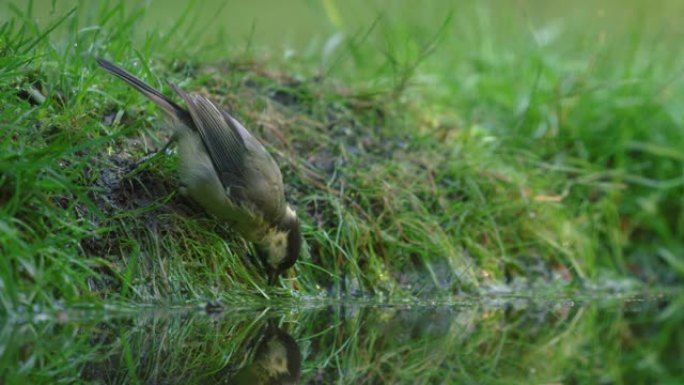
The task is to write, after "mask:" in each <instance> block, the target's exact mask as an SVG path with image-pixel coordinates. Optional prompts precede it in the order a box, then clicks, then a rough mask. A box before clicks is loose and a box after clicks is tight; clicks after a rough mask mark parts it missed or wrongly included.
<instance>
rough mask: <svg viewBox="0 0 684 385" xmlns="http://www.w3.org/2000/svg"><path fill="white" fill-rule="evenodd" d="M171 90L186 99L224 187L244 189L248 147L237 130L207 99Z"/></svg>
mask: <svg viewBox="0 0 684 385" xmlns="http://www.w3.org/2000/svg"><path fill="white" fill-rule="evenodd" d="M171 87H172V88H173V90H174V91H175V92H176V93H177V94H178V95H179V96H180V97H181V98H183V100H185V103H186V104H187V106H188V110H189V111H190V116H192V121H193V122H194V123H195V124H194V127H195V128H196V129H197V133H198V134H199V136H200V138H201V139H202V142H203V143H204V146H205V148H206V149H207V153H208V154H209V158H210V159H211V162H212V163H213V165H214V169H215V170H216V173H217V174H218V176H219V179H220V180H221V183H222V184H223V187H224V188H226V189H229V188H230V189H233V188H236V187H238V188H240V187H241V188H244V187H246V186H245V169H244V165H245V157H246V153H247V147H246V146H245V141H244V139H243V138H242V136H241V134H240V132H239V131H238V129H237V128H236V127H235V125H234V124H232V122H231V121H230V120H226V119H225V118H224V116H223V113H222V112H221V110H220V109H219V108H218V107H216V106H215V105H214V103H212V102H211V101H209V100H208V99H207V98H205V97H202V96H195V95H189V94H188V93H186V92H185V91H183V90H182V89H180V88H179V87H178V86H176V85H174V84H171Z"/></svg>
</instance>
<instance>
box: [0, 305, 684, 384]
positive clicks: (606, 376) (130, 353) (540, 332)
mask: <svg viewBox="0 0 684 385" xmlns="http://www.w3.org/2000/svg"><path fill="white" fill-rule="evenodd" d="M208 310H209V311H208ZM3 321H4V325H3V327H2V331H1V334H0V357H1V358H0V365H1V366H0V368H1V369H0V370H1V371H0V374H2V377H1V378H0V384H22V385H26V384H57V383H64V384H481V383H492V384H642V383H643V384H656V383H663V384H682V383H684V354H683V353H684V297H683V296H681V295H678V294H677V293H672V292H668V293H664V292H657V293H650V294H642V295H636V296H634V295H630V296H626V295H609V294H592V295H588V296H583V297H579V296H576V297H573V298H569V297H561V298H528V297H517V296H505V297H501V296H484V297H482V296H480V297H476V298H465V299H461V300H457V301H451V303H449V304H428V303H426V304H410V305H409V304H403V305H388V304H354V303H346V302H336V303H328V304H311V303H307V302H299V303H297V304H296V305H292V306H289V307H284V308H267V307H262V308H254V309H246V308H241V309H232V308H231V307H230V306H228V305H226V304H224V306H223V307H222V308H218V307H217V308H215V307H207V306H206V305H202V306H200V305H198V306H191V307H178V308H140V309H130V308H128V309H122V308H113V309H107V310H106V311H105V310H97V311H93V310H90V311H88V310H69V311H66V310H64V311H56V312H51V313H41V312H36V311H33V312H26V313H25V314H24V315H22V316H20V317H15V318H12V319H5V320H3Z"/></svg>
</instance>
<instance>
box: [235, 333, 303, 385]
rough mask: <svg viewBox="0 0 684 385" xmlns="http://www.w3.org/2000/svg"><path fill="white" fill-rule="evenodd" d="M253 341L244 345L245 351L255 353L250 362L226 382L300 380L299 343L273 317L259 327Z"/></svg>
mask: <svg viewBox="0 0 684 385" xmlns="http://www.w3.org/2000/svg"><path fill="white" fill-rule="evenodd" d="M248 345H253V344H252V342H250V343H248ZM254 345H256V346H251V347H249V346H248V347H247V350H248V351H249V352H248V353H247V355H251V354H252V353H253V354H254V355H253V357H252V359H251V362H250V363H248V364H246V365H244V366H242V367H241V368H239V369H238V370H237V371H236V372H235V373H234V374H233V375H232V376H230V377H229V381H228V382H226V383H227V384H235V385H248V384H249V385H290V384H297V383H298V382H299V376H300V373H301V367H302V355H301V352H300V351H299V346H297V343H296V342H295V340H294V338H292V336H290V335H289V334H287V333H286V332H285V331H284V330H283V329H280V328H279V327H278V325H277V324H276V323H275V321H273V320H271V321H269V322H268V323H267V324H266V325H265V326H264V327H263V328H262V331H261V332H260V333H259V335H257V336H256V342H255V343H254Z"/></svg>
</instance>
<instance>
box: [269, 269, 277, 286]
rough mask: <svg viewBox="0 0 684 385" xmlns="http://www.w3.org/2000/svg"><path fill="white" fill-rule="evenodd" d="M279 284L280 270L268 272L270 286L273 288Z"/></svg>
mask: <svg viewBox="0 0 684 385" xmlns="http://www.w3.org/2000/svg"><path fill="white" fill-rule="evenodd" d="M276 282H278V270H271V271H269V272H268V284H269V285H271V286H273V285H275V284H276Z"/></svg>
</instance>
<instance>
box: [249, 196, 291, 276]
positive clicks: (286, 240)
mask: <svg viewBox="0 0 684 385" xmlns="http://www.w3.org/2000/svg"><path fill="white" fill-rule="evenodd" d="M301 248H302V235H301V230H300V225H299V219H298V218H297V214H296V213H295V212H294V211H293V210H292V209H290V207H288V208H287V210H286V214H285V217H284V218H283V220H282V221H281V222H280V223H279V224H278V225H277V226H275V227H273V228H271V229H269V230H268V231H267V232H266V234H265V236H264V237H263V238H262V240H261V241H259V242H257V244H256V250H257V255H258V257H259V260H260V262H261V265H262V266H263V267H264V270H266V275H267V277H268V283H269V284H270V285H273V284H275V282H276V280H277V279H278V276H279V275H281V274H282V273H284V272H285V271H286V270H287V269H289V268H290V267H292V266H293V265H294V264H295V262H297V258H299V253H300V251H301Z"/></svg>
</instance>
